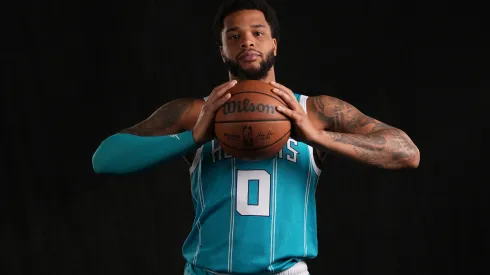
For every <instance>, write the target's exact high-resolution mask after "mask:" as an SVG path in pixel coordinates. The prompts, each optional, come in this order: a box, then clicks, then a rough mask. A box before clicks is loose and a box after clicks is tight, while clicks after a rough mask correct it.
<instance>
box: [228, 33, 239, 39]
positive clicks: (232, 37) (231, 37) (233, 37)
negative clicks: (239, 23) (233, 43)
mask: <svg viewBox="0 0 490 275" xmlns="http://www.w3.org/2000/svg"><path fill="white" fill-rule="evenodd" d="M228 39H230V40H233V39H238V34H234V35H231V36H230V37H228Z"/></svg>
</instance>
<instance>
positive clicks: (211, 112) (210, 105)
mask: <svg viewBox="0 0 490 275" xmlns="http://www.w3.org/2000/svg"><path fill="white" fill-rule="evenodd" d="M236 83H237V81H236V80H231V81H228V82H226V83H223V84H221V85H219V86H217V87H215V88H214V89H213V91H212V92H211V94H210V95H209V97H208V99H207V100H206V102H205V103H204V105H203V106H202V108H201V113H200V114H199V118H198V119H197V122H196V124H195V125H194V128H193V129H192V137H193V138H194V141H195V142H196V144H198V145H202V144H204V143H206V142H208V141H211V140H212V139H213V137H214V131H213V130H214V117H215V116H216V112H217V111H218V109H219V108H220V107H221V106H222V105H223V104H224V103H225V102H226V101H227V100H228V99H230V97H231V95H230V93H227V91H228V90H229V89H230V88H231V87H233V86H235V84H236Z"/></svg>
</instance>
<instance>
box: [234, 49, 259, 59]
mask: <svg viewBox="0 0 490 275" xmlns="http://www.w3.org/2000/svg"><path fill="white" fill-rule="evenodd" d="M248 52H252V53H254V54H256V55H258V56H262V53H261V52H259V51H256V50H244V51H241V52H240V53H238V54H237V55H236V59H240V58H241V57H242V55H244V54H245V53H248Z"/></svg>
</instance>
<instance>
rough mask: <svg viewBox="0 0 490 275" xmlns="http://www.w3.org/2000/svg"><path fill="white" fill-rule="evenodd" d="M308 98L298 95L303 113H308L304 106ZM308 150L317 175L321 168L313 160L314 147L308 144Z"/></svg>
mask: <svg viewBox="0 0 490 275" xmlns="http://www.w3.org/2000/svg"><path fill="white" fill-rule="evenodd" d="M307 100H308V96H306V95H300V97H299V104H301V107H303V110H304V111H305V113H308V110H307V109H308V108H307V107H306V101H307ZM308 151H309V152H310V162H311V165H312V166H313V169H314V170H315V173H316V174H317V176H320V174H321V173H322V170H321V169H320V168H319V165H318V164H317V163H316V161H315V153H316V152H315V149H314V148H313V147H311V146H310V145H308Z"/></svg>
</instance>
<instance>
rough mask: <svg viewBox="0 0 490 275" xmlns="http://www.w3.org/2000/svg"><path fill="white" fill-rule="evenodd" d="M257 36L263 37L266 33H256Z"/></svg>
mask: <svg viewBox="0 0 490 275" xmlns="http://www.w3.org/2000/svg"><path fill="white" fill-rule="evenodd" d="M255 35H257V36H261V35H264V33H263V32H255Z"/></svg>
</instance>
